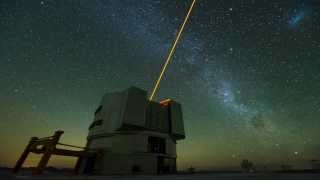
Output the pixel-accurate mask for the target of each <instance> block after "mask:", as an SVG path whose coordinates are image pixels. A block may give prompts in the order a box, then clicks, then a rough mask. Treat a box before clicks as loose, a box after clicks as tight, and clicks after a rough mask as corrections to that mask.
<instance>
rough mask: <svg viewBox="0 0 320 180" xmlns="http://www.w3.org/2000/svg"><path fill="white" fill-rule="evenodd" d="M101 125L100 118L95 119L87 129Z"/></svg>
mask: <svg viewBox="0 0 320 180" xmlns="http://www.w3.org/2000/svg"><path fill="white" fill-rule="evenodd" d="M101 125H102V119H99V120H97V121H93V122H92V124H91V125H90V126H89V129H92V128H93V127H95V126H101Z"/></svg>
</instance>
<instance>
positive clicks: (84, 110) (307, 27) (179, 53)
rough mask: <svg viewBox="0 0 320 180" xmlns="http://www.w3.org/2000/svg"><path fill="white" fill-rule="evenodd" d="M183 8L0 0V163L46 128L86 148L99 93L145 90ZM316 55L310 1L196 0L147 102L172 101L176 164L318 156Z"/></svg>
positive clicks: (317, 14) (116, 0) (319, 12)
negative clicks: (176, 109) (179, 121)
mask: <svg viewBox="0 0 320 180" xmlns="http://www.w3.org/2000/svg"><path fill="white" fill-rule="evenodd" d="M190 3H191V1H190V0H161V1H160V0H152V1H151V0H121V1H120V0H79V1H78V0H64V1H54V0H43V1H36V0H32V1H29V0H1V1H0V117H1V123H0V142H1V145H0V147H1V148H0V165H1V166H12V165H13V164H14V163H15V161H16V160H17V158H18V156H19V155H20V153H21V152H22V151H23V148H24V146H25V145H26V143H27V142H28V140H29V138H30V137H31V136H40V137H41V136H48V135H51V134H52V133H53V131H54V130H55V129H63V130H64V131H65V134H64V135H63V136H62V141H63V142H65V143H71V144H75V145H85V143H86V136H87V133H88V126H89V124H90V122H91V121H92V120H93V113H94V110H95V109H96V107H97V105H98V103H99V101H100V98H101V97H102V96H103V95H104V93H107V92H112V91H116V90H123V89H125V88H127V87H129V86H137V87H140V88H143V89H145V90H148V91H150V90H151V88H152V86H153V84H154V81H155V80H156V78H157V76H158V74H159V72H160V68H161V65H162V64H163V62H164V60H165V57H166V56H167V54H168V51H169V48H170V46H171V44H172V41H173V40H174V38H175V34H176V33H177V31H178V27H179V26H180V24H181V22H182V21H183V18H184V16H185V14H186V12H187V10H188V8H189V5H190ZM319 58H320V2H319V1H318V0H198V1H197V4H196V5H195V8H194V11H193V13H192V15H191V17H190V19H189V22H188V24H187V26H186V29H185V32H184V33H183V35H182V38H181V41H180V43H179V44H178V47H177V49H176V52H175V55H174V57H173V60H172V62H171V64H170V65H169V68H168V71H167V72H166V74H165V77H164V79H163V81H162V82H161V85H160V89H159V92H158V94H157V98H156V99H157V100H161V99H165V98H171V99H174V100H176V101H178V102H180V103H181V104H182V108H183V113H184V122H185V129H186V139H185V140H183V141H180V142H179V143H178V165H179V166H180V168H182V169H183V168H186V167H189V166H191V165H192V166H194V167H196V168H197V169H207V168H224V167H238V166H239V164H240V161H241V160H242V159H249V160H251V161H253V163H254V164H256V165H266V166H268V167H271V168H277V167H280V165H281V164H291V165H293V166H294V167H296V168H301V167H304V168H305V167H309V166H308V165H309V164H310V163H309V161H310V160H311V159H320V141H319V139H320V95H319V93H320V59H319ZM36 160H37V157H36V156H32V157H30V158H29V160H28V162H27V165H33V164H34V163H35V162H36ZM73 163H74V160H73V159H70V158H56V159H53V160H52V161H51V162H50V164H51V165H55V166H70V165H72V164H73Z"/></svg>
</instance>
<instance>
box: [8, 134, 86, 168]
mask: <svg viewBox="0 0 320 180" xmlns="http://www.w3.org/2000/svg"><path fill="white" fill-rule="evenodd" d="M63 133H64V132H63V131H61V130H58V131H55V133H54V135H53V136H49V137H44V138H38V137H32V138H31V139H30V141H29V143H28V144H27V146H26V148H25V150H24V151H23V153H22V154H21V156H20V158H19V159H18V161H17V162H16V164H15V166H14V168H13V170H12V171H13V173H17V172H18V171H19V170H20V168H21V167H22V165H23V163H24V161H25V160H26V159H27V157H28V155H29V153H35V154H43V155H42V157H41V159H40V161H39V163H38V165H37V167H36V168H35V169H34V171H33V174H41V173H42V171H43V170H44V168H45V167H46V166H47V164H48V161H49V159H50V157H51V155H60V156H74V157H78V158H79V159H78V162H77V164H76V166H75V170H76V171H77V169H78V168H79V163H80V159H81V158H82V157H87V156H90V155H92V154H90V153H87V152H86V151H85V149H84V148H83V147H79V146H74V145H69V144H64V143H59V139H60V137H61V135H62V134H63ZM57 145H61V146H67V147H72V148H79V149H82V150H80V151H74V150H67V149H59V148H56V146H57Z"/></svg>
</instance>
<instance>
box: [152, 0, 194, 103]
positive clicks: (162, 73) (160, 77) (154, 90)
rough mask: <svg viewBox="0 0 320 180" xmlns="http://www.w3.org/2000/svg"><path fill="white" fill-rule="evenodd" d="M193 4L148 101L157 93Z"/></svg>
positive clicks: (192, 5)
mask: <svg viewBox="0 0 320 180" xmlns="http://www.w3.org/2000/svg"><path fill="white" fill-rule="evenodd" d="M195 3H196V0H193V1H192V4H191V6H190V8H189V11H188V13H187V15H186V17H185V18H184V21H183V23H182V25H181V27H180V30H179V32H178V34H177V36H176V39H175V41H174V43H173V45H172V47H171V50H170V52H169V55H168V57H167V59H166V61H165V63H164V65H163V66H162V69H161V73H160V75H159V77H158V79H157V81H156V83H155V85H154V88H153V90H152V93H151V95H150V97H149V100H150V101H152V99H153V98H154V95H155V93H156V92H157V90H158V88H159V85H160V81H161V79H162V77H163V75H164V72H165V70H166V68H167V66H168V64H169V62H170V60H171V57H172V55H173V53H174V51H175V49H176V46H177V43H178V41H179V39H180V36H181V34H182V32H183V29H184V27H185V25H186V23H187V21H188V19H189V16H190V14H191V12H192V9H193V7H194V4H195Z"/></svg>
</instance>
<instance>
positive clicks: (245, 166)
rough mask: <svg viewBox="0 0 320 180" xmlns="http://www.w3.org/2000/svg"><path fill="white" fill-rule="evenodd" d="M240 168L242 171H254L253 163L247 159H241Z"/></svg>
mask: <svg viewBox="0 0 320 180" xmlns="http://www.w3.org/2000/svg"><path fill="white" fill-rule="evenodd" d="M241 168H242V169H243V171H244V172H254V171H255V169H254V166H253V163H252V162H250V161H249V160H247V159H244V160H242V162H241Z"/></svg>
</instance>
